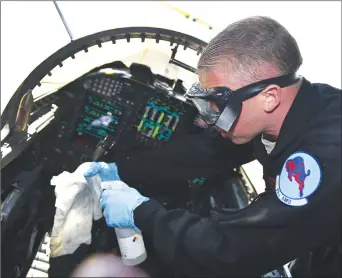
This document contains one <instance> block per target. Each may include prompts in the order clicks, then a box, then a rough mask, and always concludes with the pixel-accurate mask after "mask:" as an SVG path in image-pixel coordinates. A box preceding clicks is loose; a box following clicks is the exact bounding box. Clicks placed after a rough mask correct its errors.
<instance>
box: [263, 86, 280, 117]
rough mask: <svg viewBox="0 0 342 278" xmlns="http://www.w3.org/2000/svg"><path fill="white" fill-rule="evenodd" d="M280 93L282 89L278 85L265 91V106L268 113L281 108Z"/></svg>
mask: <svg viewBox="0 0 342 278" xmlns="http://www.w3.org/2000/svg"><path fill="white" fill-rule="evenodd" d="M280 91H281V88H280V87H279V86H278V85H270V86H268V87H266V89H264V90H263V92H262V95H263V97H264V100H263V102H264V103H263V105H264V111H265V112H266V113H271V112H273V111H274V110H275V109H276V108H277V107H278V106H279V104H280V97H281V95H280Z"/></svg>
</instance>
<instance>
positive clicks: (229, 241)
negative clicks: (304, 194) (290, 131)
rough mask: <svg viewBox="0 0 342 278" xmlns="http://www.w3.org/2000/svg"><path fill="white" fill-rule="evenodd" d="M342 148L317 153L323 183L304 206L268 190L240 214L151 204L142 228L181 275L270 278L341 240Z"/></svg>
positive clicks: (142, 214)
mask: <svg viewBox="0 0 342 278" xmlns="http://www.w3.org/2000/svg"><path fill="white" fill-rule="evenodd" d="M337 150H338V148H337V149H336V147H335V148H334V147H333V146H326V147H325V148H324V154H322V153H321V152H320V154H316V155H315V157H317V158H318V160H319V161H320V165H321V166H322V173H323V176H322V181H321V185H320V187H319V188H318V189H317V190H316V192H315V193H314V194H313V195H311V196H310V197H309V202H308V204H306V205H304V206H297V207H294V206H289V205H286V204H284V203H282V202H281V201H280V200H279V199H278V197H277V196H276V193H275V191H268V192H265V193H263V194H261V195H259V197H258V198H257V199H256V200H255V201H254V202H252V203H251V204H250V205H248V206H247V207H246V208H244V209H242V210H240V211H238V212H236V213H231V214H228V213H223V212H221V213H219V214H218V215H217V216H215V217H213V218H210V219H208V218H201V217H200V216H198V215H195V214H192V213H190V212H188V211H186V210H181V209H179V210H170V211H166V210H165V209H164V208H163V207H162V206H160V205H159V204H158V203H157V202H156V201H154V200H151V201H149V202H146V203H144V204H142V205H140V206H139V207H138V208H136V209H135V211H134V217H135V222H136V225H137V226H138V227H139V228H141V229H142V231H143V232H144V234H146V235H149V236H152V238H153V242H154V247H155V249H156V252H157V253H158V255H159V257H160V258H161V259H162V260H163V261H164V263H166V265H168V266H169V267H170V268H171V269H172V270H173V271H174V272H175V273H176V274H178V275H187V276H225V277H227V276H241V275H243V276H253V277H255V276H256V275H262V274H265V273H267V272H269V271H272V270H274V269H276V268H279V267H281V266H282V265H284V264H286V263H288V262H289V261H291V260H293V259H294V258H296V257H297V256H299V255H300V254H307V253H309V252H310V251H312V250H313V249H315V248H317V247H320V246H322V245H324V244H328V243H329V242H330V241H331V242H336V240H337V239H338V238H339V237H340V233H341V227H340V221H341V219H340V217H341V216H340V212H341V205H340V203H341V197H340V196H341V171H340V169H341V157H340V152H339V153H338V155H336V151H337ZM339 151H341V148H340V147H339Z"/></svg>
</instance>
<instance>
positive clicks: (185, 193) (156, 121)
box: [1, 61, 256, 277]
mask: <svg viewBox="0 0 342 278" xmlns="http://www.w3.org/2000/svg"><path fill="white" fill-rule="evenodd" d="M182 83H183V82H182V80H173V79H169V78H167V77H165V76H162V75H159V74H154V73H153V72H152V69H151V68H149V67H148V66H146V65H142V64H137V63H133V64H131V65H130V66H129V67H128V66H126V65H125V64H124V63H122V62H120V61H117V62H113V63H110V64H106V65H103V66H100V67H98V68H95V69H93V70H91V71H90V72H88V73H87V74H85V75H83V76H81V77H80V78H78V79H76V80H75V81H73V82H71V83H69V84H68V85H66V86H64V87H63V88H61V89H59V90H58V91H57V92H55V93H52V94H49V95H46V96H44V97H42V98H40V99H39V100H37V101H35V102H34V106H33V108H32V112H31V117H30V125H31V127H35V129H36V130H38V129H39V133H38V135H36V136H35V137H34V138H32V140H31V142H30V145H29V146H28V147H27V148H26V149H25V150H24V151H23V152H22V153H21V154H20V155H19V156H18V157H17V158H16V159H14V160H13V161H12V162H10V163H9V164H8V165H6V167H5V168H3V170H2V175H1V176H2V177H1V179H2V188H1V190H2V192H1V206H2V214H1V224H2V225H1V233H2V244H1V249H2V250H1V252H2V267H1V268H2V269H1V272H2V276H3V277H26V274H27V272H28V271H29V269H30V268H31V267H32V266H31V264H32V261H35V262H37V261H38V262H39V258H38V257H39V256H37V254H39V253H40V254H41V253H44V250H43V249H44V248H43V247H42V246H44V236H46V235H48V233H49V232H50V230H51V228H52V225H53V216H54V212H55V207H54V202H55V195H54V188H53V187H52V186H51V185H50V180H51V177H52V176H54V175H58V174H60V173H61V172H63V171H69V172H73V171H74V170H75V169H76V168H77V167H78V166H79V165H80V164H81V163H83V162H86V161H93V160H101V161H106V162H113V161H115V162H119V161H121V160H123V159H128V158H129V156H130V155H132V154H134V152H139V151H142V150H152V149H159V148H163V146H164V145H166V144H168V142H171V141H173V140H177V138H180V137H182V136H183V135H185V134H191V133H192V134H196V133H198V134H199V133H201V132H203V128H201V127H200V126H198V125H197V124H196V123H197V113H198V112H197V110H196V108H195V107H194V106H193V105H192V104H191V103H190V102H188V101H187V100H186V99H185V98H184V94H185V87H184V86H183V84H182ZM47 118H49V119H50V121H49V122H48V124H47V125H45V123H46V119H47ZM42 126H43V128H42ZM4 144H6V140H5V142H4ZM146 163H149V162H148V161H146ZM170 171H171V169H170ZM151 179H153V177H151ZM139 190H140V191H141V192H143V193H146V194H149V196H150V197H152V198H154V199H156V200H157V201H159V202H161V203H162V204H163V205H164V206H165V207H167V208H169V209H173V208H185V209H187V210H189V211H191V212H194V213H198V214H201V215H203V216H209V215H210V213H212V209H213V208H214V207H220V208H221V209H232V210H234V209H238V208H241V207H244V206H246V205H247V204H248V203H249V202H250V201H251V200H252V199H253V198H254V197H255V195H256V193H255V191H253V190H251V188H249V187H248V186H247V184H246V182H245V179H244V177H243V175H242V173H241V172H240V170H239V169H231V170H229V171H228V173H227V174H226V175H224V176H220V177H215V178H207V177H195V178H193V179H191V180H188V181H184V186H175V187H174V188H172V190H160V189H159V190H158V188H156V187H155V185H149V184H139ZM148 240H149V239H146V241H147V242H148ZM151 245H152V244H148V243H147V244H146V246H147V251H148V254H149V257H153V250H152V249H153V248H152V247H149V246H151ZM115 248H117V243H116V239H115V234H114V233H113V230H112V229H109V228H107V227H106V225H105V223H104V221H103V219H101V220H99V221H98V222H97V223H94V225H93V239H92V244H91V246H90V247H89V250H88V251H87V252H88V253H94V252H103V251H104V252H111V251H112V250H113V249H115ZM149 248H150V250H149ZM37 252H38V253H37ZM146 264H147V268H148V271H149V273H150V274H151V275H155V276H159V275H165V273H160V272H156V270H154V267H153V265H152V266H151V265H148V262H147V263H146ZM36 269H37V270H38V271H41V272H42V273H44V272H45V273H46V270H44V269H42V268H39V264H38V263H36Z"/></svg>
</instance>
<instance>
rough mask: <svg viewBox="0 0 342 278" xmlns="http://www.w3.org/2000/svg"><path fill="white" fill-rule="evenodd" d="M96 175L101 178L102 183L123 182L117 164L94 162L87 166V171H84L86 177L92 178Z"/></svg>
mask: <svg viewBox="0 0 342 278" xmlns="http://www.w3.org/2000/svg"><path fill="white" fill-rule="evenodd" d="M96 174H98V175H99V176H100V177H101V179H102V181H116V180H121V179H120V177H119V173H118V168H117V167H116V164H115V163H106V162H92V163H90V164H89V165H87V169H85V171H84V177H91V176H95V175H96Z"/></svg>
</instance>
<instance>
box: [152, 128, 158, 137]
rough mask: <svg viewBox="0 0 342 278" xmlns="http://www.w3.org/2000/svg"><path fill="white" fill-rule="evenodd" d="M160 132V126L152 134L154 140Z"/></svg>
mask: <svg viewBox="0 0 342 278" xmlns="http://www.w3.org/2000/svg"><path fill="white" fill-rule="evenodd" d="M158 130H159V126H157V127H156V129H155V130H154V132H153V134H152V138H154V137H156V136H157V134H158Z"/></svg>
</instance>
